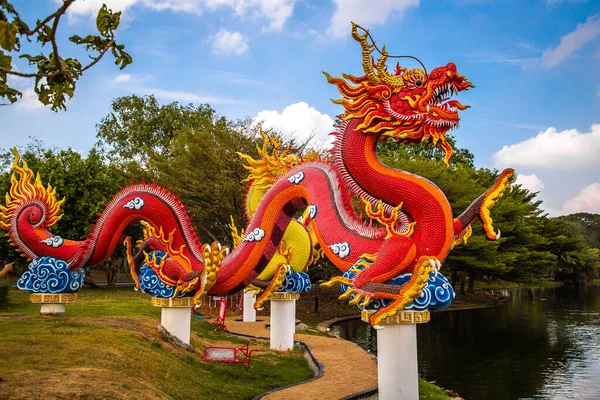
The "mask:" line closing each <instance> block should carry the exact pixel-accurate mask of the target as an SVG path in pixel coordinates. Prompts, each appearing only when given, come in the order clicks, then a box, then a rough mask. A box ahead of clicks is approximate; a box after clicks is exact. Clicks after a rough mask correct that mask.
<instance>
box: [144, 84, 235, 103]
mask: <svg viewBox="0 0 600 400" xmlns="http://www.w3.org/2000/svg"><path fill="white" fill-rule="evenodd" d="M134 90H136V91H138V92H141V93H143V94H153V95H154V96H156V98H158V99H162V100H167V101H178V102H182V103H209V104H211V105H213V104H242V103H243V102H241V101H239V100H234V99H231V98H228V97H222V96H219V95H213V94H202V93H193V92H184V91H178V90H164V89H157V88H149V87H140V88H135V89H134Z"/></svg>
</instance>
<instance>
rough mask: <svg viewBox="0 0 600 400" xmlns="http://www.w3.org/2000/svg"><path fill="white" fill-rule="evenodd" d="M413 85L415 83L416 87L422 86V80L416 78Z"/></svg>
mask: <svg viewBox="0 0 600 400" xmlns="http://www.w3.org/2000/svg"><path fill="white" fill-rule="evenodd" d="M415 85H417V87H421V86H423V81H422V80H420V79H417V81H416V82H415Z"/></svg>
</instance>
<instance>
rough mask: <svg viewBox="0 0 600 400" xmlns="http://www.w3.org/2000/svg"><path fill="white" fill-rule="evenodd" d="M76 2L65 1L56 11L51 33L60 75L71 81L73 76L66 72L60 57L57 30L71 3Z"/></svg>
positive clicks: (72, 0) (71, 0)
mask: <svg viewBox="0 0 600 400" xmlns="http://www.w3.org/2000/svg"><path fill="white" fill-rule="evenodd" d="M74 1H75V0H65V1H64V2H63V5H62V7H61V8H59V9H58V10H57V11H56V13H55V14H56V15H55V17H54V23H53V24H52V31H51V32H50V41H51V42H52V53H53V54H54V60H55V62H56V66H57V67H58V70H59V71H60V74H61V75H63V76H64V77H65V78H67V79H68V80H70V81H72V80H73V77H72V76H71V74H70V73H69V72H68V71H66V70H65V67H64V66H63V63H62V60H61V59H60V56H59V55H58V44H57V43H56V30H57V29H58V22H59V21H60V18H61V17H62V16H63V14H64V13H65V12H66V11H67V8H69V6H70V5H71V3H73V2H74Z"/></svg>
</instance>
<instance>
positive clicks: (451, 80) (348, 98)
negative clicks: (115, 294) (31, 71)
mask: <svg viewBox="0 0 600 400" xmlns="http://www.w3.org/2000/svg"><path fill="white" fill-rule="evenodd" d="M361 32H362V34H361ZM352 36H353V37H354V39H355V40H357V41H358V42H359V43H360V45H361V47H362V61H363V62H362V64H363V69H364V73H365V75H363V76H359V77H357V76H352V75H343V79H342V78H332V77H331V76H329V75H328V74H326V76H327V79H328V81H329V82H330V83H332V84H335V85H336V87H337V88H338V89H339V91H340V93H341V94H342V96H343V99H342V100H339V101H335V102H336V103H338V104H341V105H343V106H344V108H345V113H344V115H343V116H342V119H343V121H344V122H343V123H342V124H341V126H340V127H339V128H338V131H337V132H336V133H335V136H336V139H335V142H334V146H333V150H332V154H333V156H332V157H331V159H330V160H316V161H315V160H310V161H306V162H302V163H300V165H297V166H295V167H293V168H291V167H290V168H291V169H290V170H289V171H288V172H287V173H284V174H283V175H282V176H281V177H279V179H277V180H276V181H275V182H274V183H273V185H272V186H271V187H270V189H269V190H268V191H267V192H266V193H265V195H264V197H263V198H262V200H261V201H260V203H259V204H258V207H257V208H256V210H255V211H254V213H253V216H252V219H251V221H250V223H249V224H248V226H247V228H246V230H245V232H246V233H245V235H244V236H243V238H242V240H241V242H240V243H239V244H238V246H237V247H236V248H235V249H234V250H232V251H231V252H229V251H228V249H227V248H225V247H221V246H220V245H219V244H218V243H213V244H211V245H208V244H207V245H201V244H200V241H199V239H198V237H197V235H196V233H195V229H194V228H193V225H192V223H191V220H190V218H189V216H188V214H187V212H186V209H185V207H184V206H183V205H182V204H181V203H180V202H179V200H178V199H177V198H176V197H174V196H173V195H172V194H170V193H169V192H168V191H167V190H165V189H163V188H161V187H159V186H157V185H156V184H148V183H141V184H135V185H132V186H130V187H127V188H124V189H122V190H121V191H120V192H119V193H118V194H117V195H116V196H114V197H113V199H112V200H111V201H110V203H109V204H107V206H106V208H105V210H104V211H103V212H102V213H101V214H100V216H99V218H98V220H97V222H96V224H95V226H94V228H93V230H92V231H91V233H90V234H89V235H88V237H87V238H86V239H85V240H83V241H73V240H67V239H62V238H59V237H57V236H54V235H53V234H52V233H51V232H50V231H49V230H48V229H49V228H50V227H51V226H52V225H54V224H55V223H56V222H57V221H58V220H59V219H60V216H59V210H60V205H61V204H62V202H63V201H64V200H61V201H58V200H57V198H56V194H55V190H54V189H53V188H52V187H50V186H48V187H44V186H43V185H42V183H41V180H40V177H39V176H38V177H37V178H36V179H35V180H34V179H33V172H32V171H31V170H29V169H28V168H27V164H26V163H25V162H24V161H22V162H21V161H20V159H19V156H18V154H16V157H15V161H14V163H13V169H14V171H15V173H16V174H17V175H18V178H17V177H15V176H14V175H13V178H12V188H11V191H10V194H7V200H6V207H1V209H0V210H1V214H0V217H1V219H2V221H4V222H1V223H0V226H1V227H2V228H4V229H6V230H8V232H9V235H10V238H11V240H12V243H13V244H14V245H16V246H17V247H18V248H19V250H20V251H21V252H22V253H23V255H24V256H25V257H27V258H29V259H35V258H38V257H42V256H52V257H55V258H58V259H60V260H64V261H66V262H67V263H68V266H69V268H71V269H72V270H77V269H80V268H82V267H84V266H89V265H94V264H97V263H100V262H102V261H104V260H106V259H107V258H108V257H109V256H110V255H111V254H112V253H113V252H114V250H115V248H116V246H117V245H119V244H120V243H122V242H123V241H125V243H126V245H127V246H128V248H129V261H130V265H131V268H132V273H133V275H134V277H137V273H138V271H139V269H140V266H141V265H142V263H146V264H147V265H149V266H150V267H151V268H152V269H153V270H154V271H155V272H156V274H157V276H158V277H159V278H160V280H161V281H162V282H163V283H165V284H167V285H170V286H174V287H176V290H175V294H174V295H179V294H181V293H186V292H190V293H193V294H194V296H195V300H198V299H199V298H200V297H201V296H203V295H205V294H207V293H210V294H226V293H231V292H237V291H239V290H242V289H243V288H244V287H246V286H248V285H250V284H251V283H253V282H254V281H255V280H256V278H257V276H258V275H259V274H260V273H261V272H262V271H263V269H264V268H265V267H266V266H267V264H268V263H269V261H270V259H271V258H272V257H273V256H274V254H275V253H276V252H277V249H278V245H279V243H280V241H281V239H282V237H283V235H284V232H285V231H286V229H287V227H288V225H289V224H290V221H291V220H292V219H293V218H295V216H296V215H297V214H298V213H299V212H301V211H302V210H303V209H305V208H307V207H308V210H309V211H310V212H308V213H305V215H306V217H305V218H304V219H303V223H304V224H305V226H306V227H307V229H310V230H312V232H313V233H314V237H316V239H317V241H318V244H319V245H320V248H321V249H322V250H323V252H324V254H325V255H326V256H327V257H328V258H329V259H330V260H331V261H332V262H333V263H334V264H335V265H336V266H337V267H338V268H339V269H340V270H341V271H342V272H346V271H348V270H349V269H351V268H352V267H355V266H357V265H361V263H362V265H363V266H368V268H365V269H355V271H356V274H355V277H354V278H352V279H350V278H347V277H336V278H334V279H332V280H331V281H330V282H329V283H328V284H334V283H340V284H344V285H346V286H347V287H348V290H347V291H346V293H345V294H344V295H343V297H348V296H350V295H354V296H353V300H352V301H353V302H354V303H358V302H359V301H360V300H362V301H363V304H368V303H369V302H370V301H371V300H373V299H387V300H390V302H389V303H388V304H387V305H386V306H385V307H383V308H381V309H380V310H378V311H377V312H376V313H374V314H373V315H372V316H371V319H370V322H371V324H373V325H377V324H379V322H380V321H381V320H382V319H384V318H386V317H389V316H392V315H394V314H395V313H396V312H397V311H399V310H402V309H403V308H404V307H406V306H407V305H408V304H409V303H410V302H411V301H412V300H414V299H415V298H417V297H418V296H419V295H420V294H421V290H422V288H423V287H424V285H425V284H426V281H427V277H428V274H429V273H430V272H431V271H432V270H435V271H434V272H437V270H439V268H440V266H441V263H442V262H443V261H444V259H445V258H446V256H447V255H448V252H449V251H450V249H451V248H452V246H453V244H454V242H455V241H458V240H460V239H461V238H462V237H463V235H465V233H467V232H469V230H470V224H471V222H473V220H475V219H476V218H477V217H480V218H481V219H482V221H483V222H484V228H485V230H486V234H487V236H488V237H489V238H490V239H496V238H497V236H498V235H499V234H498V235H497V234H496V233H495V232H494V229H493V228H492V220H491V218H490V214H489V210H490V208H491V207H492V206H493V205H494V204H495V202H496V201H497V200H498V199H499V198H500V197H501V196H502V194H503V193H504V191H505V190H506V189H507V188H508V187H509V186H510V183H511V181H512V179H513V178H514V176H513V175H514V172H513V171H512V170H510V169H508V170H505V171H504V172H502V173H501V174H500V176H499V178H498V180H497V183H496V185H495V186H494V187H493V188H491V189H490V190H488V191H487V192H486V193H484V194H482V195H481V196H480V197H479V198H477V199H476V200H475V201H474V202H473V203H472V204H471V205H470V206H469V207H468V208H467V210H466V211H465V212H463V213H462V214H461V215H460V216H458V217H457V218H454V217H453V214H452V210H451V208H450V204H449V203H448V200H447V199H446V197H445V195H444V194H443V193H442V191H441V190H440V189H439V188H438V187H437V186H436V185H435V184H433V183H432V182H430V181H428V180H427V179H424V178H422V177H419V176H417V175H414V174H411V173H408V172H404V171H400V170H396V169H392V168H389V167H387V166H385V165H383V164H382V163H381V162H380V161H379V159H378V158H377V154H376V145H377V143H378V141H379V140H381V139H382V138H393V139H396V140H397V141H402V142H404V143H407V144H410V143H417V142H426V141H429V142H431V143H432V144H433V145H437V146H440V147H442V148H443V149H444V151H445V158H444V162H445V163H446V164H448V161H449V159H450V157H451V156H452V148H451V146H450V145H449V144H448V142H447V140H446V133H447V132H448V130H450V129H452V128H455V127H457V126H458V122H459V115H458V111H459V110H464V109H465V108H467V107H466V106H463V105H462V104H461V103H460V102H458V101H456V100H449V97H450V96H452V95H453V94H456V93H459V92H461V91H463V90H467V89H469V88H471V87H473V85H472V84H471V82H469V81H468V80H467V79H466V78H465V77H464V76H462V75H461V74H460V73H458V72H457V69H456V66H455V65H454V64H452V63H449V64H447V65H446V66H443V67H439V68H436V69H434V70H432V71H431V72H430V73H428V74H427V73H426V72H425V71H424V70H423V69H411V70H408V69H404V68H401V67H400V66H397V67H396V71H395V73H394V74H390V73H388V72H387V71H386V68H385V63H386V61H387V58H388V55H387V52H386V51H385V48H383V50H382V51H381V57H380V58H379V60H378V61H377V63H373V62H372V53H373V51H374V50H375V49H376V47H375V44H374V43H373V41H372V40H371V42H369V39H370V35H369V34H368V32H367V31H365V30H362V28H360V27H358V26H357V25H355V24H353V26H352ZM352 195H354V196H356V197H357V198H360V199H361V200H362V201H363V202H364V203H365V205H366V207H365V209H366V212H367V215H368V216H369V217H371V218H372V219H374V220H376V221H378V222H379V224H375V225H372V224H370V223H366V222H364V221H362V220H361V219H360V218H357V217H356V215H355V214H354V209H353V207H352V205H351V202H350V198H351V196H352ZM138 221H145V224H146V238H145V241H144V242H143V243H142V244H141V245H140V246H139V249H138V251H137V254H133V253H134V251H133V248H132V247H133V246H132V244H131V242H130V241H129V240H127V238H126V236H124V235H125V234H126V232H127V230H128V229H129V228H130V227H131V225H132V224H134V223H136V222H138ZM315 245H316V243H315ZM157 250H158V251H163V252H165V253H166V256H164V257H156V256H154V255H152V254H155V253H152V252H153V251H157ZM401 273H412V277H411V278H410V280H409V281H408V282H406V283H404V284H402V285H393V284H389V283H388V282H389V281H390V280H392V279H393V278H395V277H397V276H398V275H399V274H401Z"/></svg>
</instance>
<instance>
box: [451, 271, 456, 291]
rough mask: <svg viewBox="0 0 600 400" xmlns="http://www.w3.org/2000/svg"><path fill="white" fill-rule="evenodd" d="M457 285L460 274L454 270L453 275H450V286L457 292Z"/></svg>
mask: <svg viewBox="0 0 600 400" xmlns="http://www.w3.org/2000/svg"><path fill="white" fill-rule="evenodd" d="M457 283H458V272H457V271H456V270H455V269H453V270H452V275H450V284H451V285H452V288H454V290H456V284H457Z"/></svg>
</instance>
